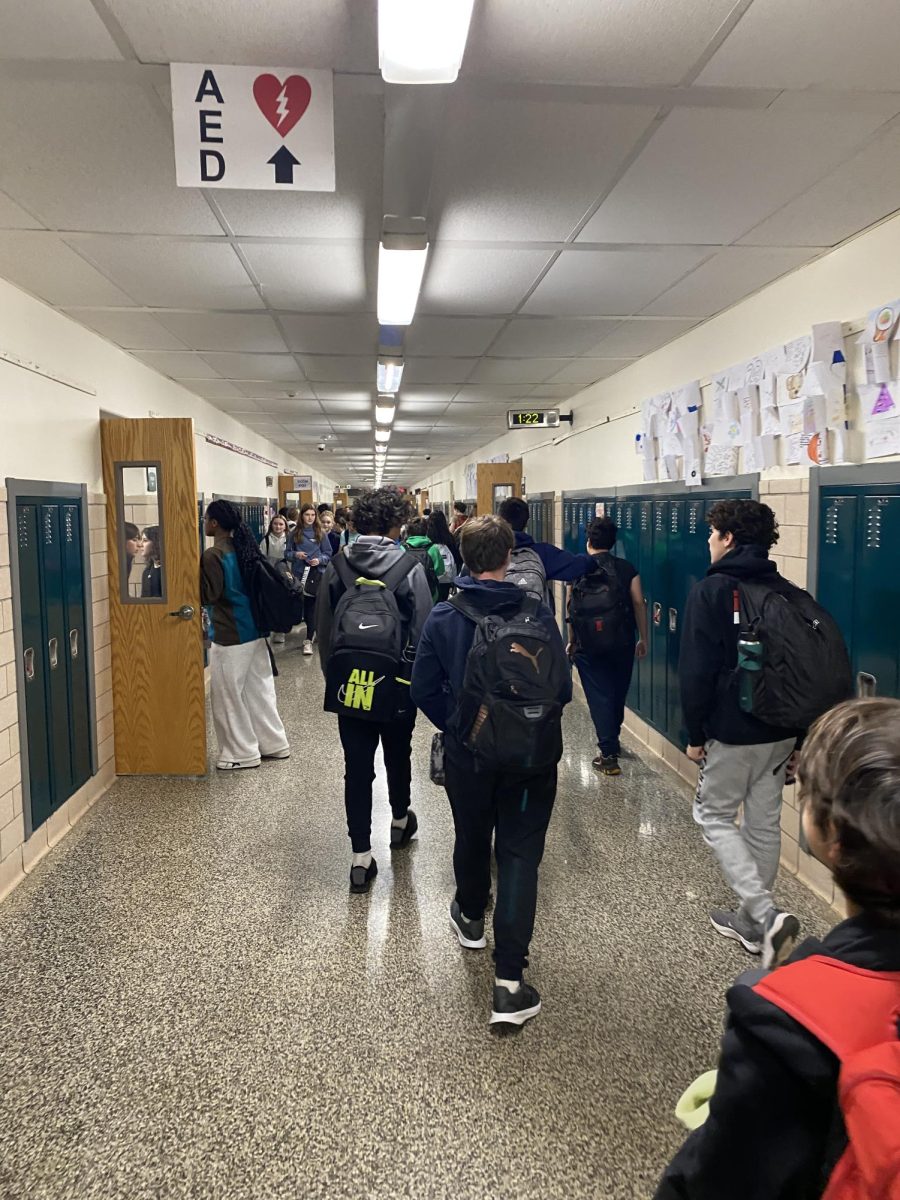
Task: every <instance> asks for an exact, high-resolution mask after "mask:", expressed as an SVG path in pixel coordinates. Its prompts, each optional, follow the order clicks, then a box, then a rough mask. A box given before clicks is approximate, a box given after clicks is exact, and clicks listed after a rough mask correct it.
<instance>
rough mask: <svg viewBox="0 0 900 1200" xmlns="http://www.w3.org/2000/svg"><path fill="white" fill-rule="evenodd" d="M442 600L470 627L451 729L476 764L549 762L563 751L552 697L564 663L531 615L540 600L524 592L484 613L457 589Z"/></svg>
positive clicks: (531, 767) (501, 766)
mask: <svg viewBox="0 0 900 1200" xmlns="http://www.w3.org/2000/svg"><path fill="white" fill-rule="evenodd" d="M449 603H450V604H452V605H453V606H454V608H456V609H457V610H458V611H459V612H461V613H462V614H463V616H464V617H466V618H467V619H468V620H470V621H472V622H473V623H474V625H475V635H474V637H473V639H472V646H471V649H470V650H469V653H468V656H467V658H466V666H465V674H464V677H463V690H462V694H461V696H460V699H459V702H458V704H457V707H456V711H455V713H454V715H453V717H452V719H451V729H452V731H453V733H454V735H455V736H456V737H457V738H458V739H459V741H461V742H462V743H463V745H465V746H467V747H468V748H469V750H471V751H472V753H473V754H474V756H475V760H476V763H477V765H478V767H479V768H480V769H483V770H488V771H504V772H507V773H508V774H512V775H517V774H518V775H534V774H537V773H538V772H539V771H542V770H546V769H547V768H548V767H552V766H554V765H555V764H556V763H558V762H559V760H560V758H561V757H562V705H561V704H560V702H559V696H560V693H561V692H562V690H563V688H564V687H565V684H566V681H567V678H568V674H569V664H568V662H567V661H566V655H565V651H564V650H563V647H562V643H561V642H560V640H559V638H558V637H555V638H554V637H552V636H551V634H550V632H549V631H548V629H547V627H546V626H545V625H544V623H543V621H541V619H540V617H539V616H538V612H539V609H540V601H539V600H538V599H536V598H535V597H534V596H529V595H525V594H523V596H522V600H521V604H520V605H519V607H518V608H516V609H513V610H512V611H510V610H509V608H506V610H505V611H503V610H501V611H498V612H493V613H488V614H487V615H485V614H484V613H483V612H481V611H480V610H479V609H478V608H477V607H476V606H475V605H472V604H471V601H470V600H469V599H468V598H467V597H466V594H465V591H464V590H462V591H459V592H457V594H456V595H455V596H453V597H452V598H451V599H450V601H449Z"/></svg>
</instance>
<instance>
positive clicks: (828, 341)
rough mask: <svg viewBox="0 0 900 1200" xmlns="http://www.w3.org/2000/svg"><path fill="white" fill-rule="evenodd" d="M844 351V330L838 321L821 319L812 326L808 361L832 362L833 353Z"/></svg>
mask: <svg viewBox="0 0 900 1200" xmlns="http://www.w3.org/2000/svg"><path fill="white" fill-rule="evenodd" d="M843 353H844V330H843V327H842V325H841V322H840V321H821V322H820V323H819V324H818V325H813V327H812V349H811V351H810V355H809V358H810V362H812V363H826V364H828V365H830V364H831V363H833V362H834V356H835V354H841V355H843Z"/></svg>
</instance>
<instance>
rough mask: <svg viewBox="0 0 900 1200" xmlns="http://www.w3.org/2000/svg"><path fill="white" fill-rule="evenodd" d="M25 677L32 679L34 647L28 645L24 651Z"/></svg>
mask: <svg viewBox="0 0 900 1200" xmlns="http://www.w3.org/2000/svg"><path fill="white" fill-rule="evenodd" d="M25 678H26V679H27V680H28V681H29V683H30V682H31V680H32V679H34V647H33V646H29V647H28V649H27V650H26V651H25Z"/></svg>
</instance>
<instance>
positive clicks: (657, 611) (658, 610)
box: [653, 600, 662, 626]
mask: <svg viewBox="0 0 900 1200" xmlns="http://www.w3.org/2000/svg"><path fill="white" fill-rule="evenodd" d="M653 624H654V625H656V626H659V625H662V605H661V604H660V602H659V601H658V600H655V601H654V602H653Z"/></svg>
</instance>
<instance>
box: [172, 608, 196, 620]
mask: <svg viewBox="0 0 900 1200" xmlns="http://www.w3.org/2000/svg"><path fill="white" fill-rule="evenodd" d="M169 616H170V617H180V618H181V620H182V621H192V620H193V618H194V608H193V605H191V604H182V606H181V608H176V609H175V611H174V612H170V613H169Z"/></svg>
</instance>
